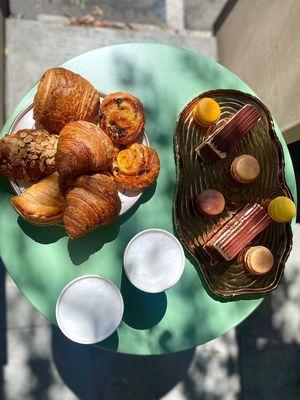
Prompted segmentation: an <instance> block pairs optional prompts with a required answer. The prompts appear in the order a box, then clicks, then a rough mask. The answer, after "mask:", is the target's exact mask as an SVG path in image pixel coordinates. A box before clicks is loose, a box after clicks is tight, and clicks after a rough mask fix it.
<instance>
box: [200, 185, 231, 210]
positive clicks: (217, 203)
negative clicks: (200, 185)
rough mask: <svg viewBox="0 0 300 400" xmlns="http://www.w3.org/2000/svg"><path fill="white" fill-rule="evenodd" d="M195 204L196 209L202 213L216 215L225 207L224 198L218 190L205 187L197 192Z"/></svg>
mask: <svg viewBox="0 0 300 400" xmlns="http://www.w3.org/2000/svg"><path fill="white" fill-rule="evenodd" d="M196 205H197V209H198V211H199V212H200V213H202V214H205V215H210V216H213V215H218V214H221V212H222V211H223V210H224V208H225V199H224V196H223V195H222V193H221V192H219V191H218V190H214V189H206V190H203V191H202V192H200V193H199V194H198V196H197V200H196Z"/></svg>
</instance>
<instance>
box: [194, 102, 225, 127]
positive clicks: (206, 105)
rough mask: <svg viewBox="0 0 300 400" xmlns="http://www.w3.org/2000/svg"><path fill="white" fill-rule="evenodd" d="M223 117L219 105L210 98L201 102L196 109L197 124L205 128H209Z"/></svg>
mask: <svg viewBox="0 0 300 400" xmlns="http://www.w3.org/2000/svg"><path fill="white" fill-rule="evenodd" d="M220 115H221V109H220V106H219V104H218V103H217V102H216V101H215V100H214V99H211V98H210V97H204V98H203V99H201V100H199V101H198V103H197V104H196V106H195V109H194V118H195V120H196V122H197V123H198V124H199V125H201V126H204V127H208V126H210V125H212V124H213V123H214V122H216V121H217V120H218V119H219V118H220Z"/></svg>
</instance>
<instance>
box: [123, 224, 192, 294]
mask: <svg viewBox="0 0 300 400" xmlns="http://www.w3.org/2000/svg"><path fill="white" fill-rule="evenodd" d="M184 263H185V257H184V251H183V248H182V246H181V244H180V242H179V241H178V239H176V237H175V236H174V235H172V234H171V233H169V232H167V231H164V230H162V229H147V230H145V231H142V232H140V233H138V234H137V235H136V236H134V237H133V238H132V239H131V240H130V242H129V243H128V245H127V246H126V249H125V253H124V270H125V273H126V275H127V277H128V279H129V281H130V282H131V283H132V284H133V285H134V286H135V287H137V288H138V289H140V290H142V291H144V292H148V293H159V292H163V291H164V290H167V289H169V288H170V287H172V286H173V285H175V283H176V282H178V280H179V279H180V277H181V275H182V273H183V269H184Z"/></svg>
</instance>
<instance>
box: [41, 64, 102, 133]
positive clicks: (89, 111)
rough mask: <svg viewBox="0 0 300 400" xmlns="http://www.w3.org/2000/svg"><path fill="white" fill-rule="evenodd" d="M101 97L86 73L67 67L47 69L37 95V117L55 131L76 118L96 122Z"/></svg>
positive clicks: (43, 124) (47, 127) (48, 128)
mask: <svg viewBox="0 0 300 400" xmlns="http://www.w3.org/2000/svg"><path fill="white" fill-rule="evenodd" d="M99 102H100V96H99V93H98V92H97V90H96V89H95V88H94V87H93V86H92V85H91V83H90V82H88V81H87V80H86V79H84V78H83V77H82V76H80V75H78V74H75V73H74V72H72V71H69V70H67V69H65V68H52V69H49V70H48V71H46V72H45V73H44V74H43V76H42V78H41V81H40V83H39V86H38V89H37V92H36V95H35V96H34V109H33V118H34V119H35V121H36V123H37V124H38V125H39V126H42V127H43V128H45V129H47V130H48V131H49V132H51V133H59V132H60V130H61V129H62V128H63V127H64V126H65V125H66V124H68V123H69V122H72V121H79V120H82V121H89V122H91V121H93V119H94V118H95V116H96V115H97V113H98V111H99Z"/></svg>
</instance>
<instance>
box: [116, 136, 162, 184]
mask: <svg viewBox="0 0 300 400" xmlns="http://www.w3.org/2000/svg"><path fill="white" fill-rule="evenodd" d="M112 168H113V175H114V178H115V181H116V182H117V184H118V186H119V187H122V188H124V189H130V190H142V189H146V188H147V187H149V186H150V185H151V184H152V183H153V182H154V181H155V180H156V179H157V177H158V174H159V169H160V162H159V158H158V155H157V152H156V150H154V149H152V148H151V147H148V146H144V145H142V144H139V143H134V144H132V145H131V146H128V147H127V148H126V149H124V150H121V151H119V150H116V151H115V154H114V158H113V164H112Z"/></svg>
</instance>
